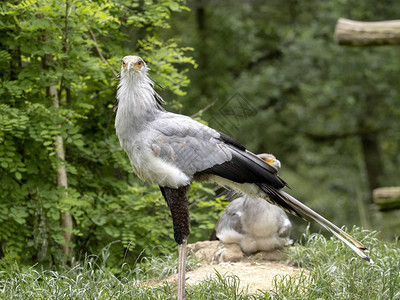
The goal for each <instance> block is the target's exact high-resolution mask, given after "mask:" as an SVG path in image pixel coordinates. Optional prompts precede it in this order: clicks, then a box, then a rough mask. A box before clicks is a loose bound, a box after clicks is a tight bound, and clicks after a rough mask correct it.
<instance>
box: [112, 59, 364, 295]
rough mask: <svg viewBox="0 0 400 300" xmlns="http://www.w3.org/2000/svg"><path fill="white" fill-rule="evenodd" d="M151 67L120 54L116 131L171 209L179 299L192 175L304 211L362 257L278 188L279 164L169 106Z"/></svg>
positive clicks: (354, 244)
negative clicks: (160, 91)
mask: <svg viewBox="0 0 400 300" xmlns="http://www.w3.org/2000/svg"><path fill="white" fill-rule="evenodd" d="M148 70H149V68H148V67H147V65H146V63H145V62H144V60H143V59H142V58H140V57H138V56H125V57H124V58H123V59H122V66H121V72H120V81H119V84H118V91H117V108H116V109H117V112H116V118H115V128H116V133H117V136H118V138H119V141H120V144H121V146H122V148H123V149H124V150H125V152H126V154H127V155H128V157H129V160H130V163H131V165H132V168H133V170H134V172H135V173H136V175H137V176H138V177H139V178H141V179H142V180H144V181H146V182H149V183H151V184H157V185H159V187H160V190H161V193H162V195H163V196H164V198H165V200H166V202H167V204H168V206H169V208H170V210H171V215H172V222H173V227H174V239H175V241H176V242H177V243H178V245H179V251H178V261H179V265H178V299H179V300H181V299H184V297H185V265H186V246H187V238H188V236H189V233H190V230H189V227H190V224H189V210H188V201H187V191H188V189H189V186H190V183H191V182H192V180H198V181H211V182H215V183H217V184H219V185H221V186H224V187H229V188H231V189H233V190H235V191H239V192H242V193H243V194H245V195H249V196H251V197H262V198H264V199H265V200H267V201H269V202H270V203H272V204H275V205H277V206H279V207H281V208H282V209H284V210H285V211H286V212H289V213H292V214H294V215H296V216H299V217H301V218H303V219H304V217H303V215H305V216H308V217H310V218H312V219H314V220H315V221H316V222H318V223H319V224H320V225H321V226H323V227H324V228H326V229H327V230H328V231H329V232H331V233H332V234H334V235H335V236H337V237H338V238H339V239H340V240H342V241H343V242H344V243H346V245H348V246H349V247H350V248H351V249H353V250H354V251H355V252H356V253H357V254H358V255H359V256H360V257H361V258H363V259H364V260H367V261H371V259H370V258H369V257H368V256H367V255H366V254H365V253H364V252H363V251H362V250H365V249H366V248H365V247H364V245H363V244H361V243H360V242H358V241H357V240H355V239H354V238H352V237H351V236H350V235H348V234H347V233H346V232H344V231H342V230H341V229H340V228H338V227H337V226H335V225H334V224H332V223H331V222H330V221H328V220H326V219H325V218H323V217H322V216H320V215H319V214H317V213H316V212H314V211H313V210H311V209H310V208H308V207H307V206H305V205H304V204H302V203H301V202H300V201H298V200H296V199H295V198H294V197H292V196H290V195H289V194H287V193H286V192H284V191H283V190H282V189H283V188H284V187H285V186H286V185H287V184H286V182H285V181H283V180H282V179H281V178H280V177H279V176H278V175H277V170H276V169H275V168H274V167H272V166H270V165H269V164H267V163H266V162H265V161H263V160H262V159H260V158H258V157H257V156H256V155H255V154H253V153H252V152H250V151H248V150H246V148H245V147H244V146H243V145H241V144H240V143H238V142H236V141H235V140H233V139H232V138H230V137H229V136H227V135H225V134H223V133H221V132H219V131H217V130H214V129H212V128H210V127H207V126H206V125H203V124H201V123H199V122H196V121H195V120H193V119H191V118H189V117H187V116H183V115H179V114H174V113H170V112H167V111H165V110H164V109H163V107H162V102H163V99H162V98H161V97H160V96H159V95H158V94H157V92H156V91H155V90H154V85H155V82H154V81H153V80H152V79H151V78H150V77H149V75H148Z"/></svg>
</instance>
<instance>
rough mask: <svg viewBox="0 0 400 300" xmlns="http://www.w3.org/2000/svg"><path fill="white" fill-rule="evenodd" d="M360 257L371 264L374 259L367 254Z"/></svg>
mask: <svg viewBox="0 0 400 300" xmlns="http://www.w3.org/2000/svg"><path fill="white" fill-rule="evenodd" d="M362 259H363V260H366V261H367V262H369V263H370V264H373V263H374V261H373V260H372V259H371V258H369V257H368V256H364V257H362Z"/></svg>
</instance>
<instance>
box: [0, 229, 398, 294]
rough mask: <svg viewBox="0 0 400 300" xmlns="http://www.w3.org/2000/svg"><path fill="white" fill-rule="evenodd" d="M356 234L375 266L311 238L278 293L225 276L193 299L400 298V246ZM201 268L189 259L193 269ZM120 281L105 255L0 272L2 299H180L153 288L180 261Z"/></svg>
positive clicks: (123, 273)
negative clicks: (54, 267)
mask: <svg viewBox="0 0 400 300" xmlns="http://www.w3.org/2000/svg"><path fill="white" fill-rule="evenodd" d="M352 235H354V236H355V237H357V238H359V239H360V240H362V241H363V242H364V243H365V244H366V245H368V246H369V247H370V256H371V257H372V259H373V260H374V261H375V263H374V264H368V263H367V262H365V261H363V260H361V259H359V258H358V257H355V256H354V254H353V253H352V251H349V250H348V249H347V248H346V247H345V246H344V245H342V243H341V242H339V241H337V240H336V239H328V240H327V239H325V238H324V237H323V236H321V235H318V234H312V235H310V234H307V235H305V236H304V239H303V244H304V245H303V246H298V247H296V250H295V251H293V252H290V253H289V254H288V260H289V261H290V262H292V263H294V264H297V265H299V266H301V267H303V268H304V269H306V270H307V272H303V273H301V274H299V275H296V276H291V277H281V276H277V277H276V278H275V288H274V290H272V291H259V292H258V293H257V294H254V295H249V294H246V293H245V292H243V291H240V290H239V278H238V277H236V276H221V275H220V274H217V278H216V279H207V280H204V281H203V282H202V283H200V284H198V285H196V286H188V287H187V291H186V295H187V299H400V259H399V258H400V247H399V246H400V245H399V243H397V244H387V243H383V242H381V241H380V240H379V239H377V238H376V233H375V232H370V231H362V230H360V229H354V230H353V231H352ZM197 264H198V262H197V261H196V260H193V259H189V265H190V266H191V268H193V267H195V266H196V265H197ZM120 269H121V270H120V272H119V275H118V277H117V276H115V275H113V273H111V272H110V271H109V270H107V269H106V268H105V261H104V255H99V256H92V257H87V258H86V259H85V260H84V262H82V263H81V264H79V265H76V266H75V267H73V268H70V269H65V270H62V271H49V270H40V271H38V270H36V269H35V268H33V267H32V268H25V269H22V267H20V266H18V265H16V264H15V265H13V266H12V267H11V268H10V269H9V270H8V271H2V272H0V298H1V299H175V298H176V296H175V295H176V286H175V285H169V284H168V283H164V284H162V285H160V286H147V285H145V284H144V281H145V280H148V279H151V278H153V279H158V280H159V279H161V278H163V277H165V276H168V275H170V274H172V273H174V272H176V271H175V270H176V258H175V257H173V256H167V257H164V258H148V259H147V260H146V261H144V263H143V264H140V265H138V266H135V267H130V266H128V265H122V266H121V268H120Z"/></svg>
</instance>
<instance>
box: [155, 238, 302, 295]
mask: <svg viewBox="0 0 400 300" xmlns="http://www.w3.org/2000/svg"><path fill="white" fill-rule="evenodd" d="M189 250H190V251H192V254H194V255H196V256H197V257H198V258H199V259H200V260H202V266H201V267H199V268H197V269H194V270H193V271H190V272H187V273H186V284H188V285H196V284H198V283H200V282H201V281H202V280H204V279H207V278H210V277H211V278H216V277H217V275H216V271H218V273H219V274H221V275H235V276H237V277H239V279H240V287H239V288H240V289H241V290H242V289H243V290H245V291H246V289H247V293H255V292H256V291H257V290H258V289H260V290H263V291H265V290H272V289H273V283H274V277H275V276H277V275H280V276H286V275H288V276H293V275H295V274H299V273H300V272H301V271H302V270H301V269H298V268H296V267H293V266H289V265H287V264H285V263H284V262H283V261H282V258H283V255H282V254H283V253H282V251H275V252H269V253H259V256H258V258H257V259H253V260H252V259H249V257H247V256H246V255H245V254H244V253H242V252H241V250H240V247H239V246H238V245H233V244H223V243H220V242H218V241H213V242H209V241H206V242H198V243H196V244H192V245H189ZM177 277H178V276H177V275H176V274H175V275H172V276H170V277H168V278H167V279H164V280H162V281H163V282H164V281H165V280H167V281H168V282H169V283H171V284H174V283H176V282H177Z"/></svg>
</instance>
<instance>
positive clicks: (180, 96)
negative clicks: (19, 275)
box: [0, 0, 400, 265]
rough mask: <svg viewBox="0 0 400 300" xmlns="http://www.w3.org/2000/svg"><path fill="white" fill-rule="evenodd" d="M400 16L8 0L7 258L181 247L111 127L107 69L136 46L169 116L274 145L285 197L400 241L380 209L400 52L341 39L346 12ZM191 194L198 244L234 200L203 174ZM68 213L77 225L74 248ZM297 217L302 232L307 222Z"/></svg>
mask: <svg viewBox="0 0 400 300" xmlns="http://www.w3.org/2000/svg"><path fill="white" fill-rule="evenodd" d="M399 10H400V7H399V5H398V2H397V1H379V2H376V1H366V0H364V1H357V2H355V1H346V0H343V1H314V0H309V1H295V0H285V1H278V0H276V1H272V0H271V1H256V0H254V1H234V0H232V1H212V0H209V1H206V0H204V1H194V0H191V1H172V0H171V1H169V0H166V1H125V0H121V1H111V0H103V1H74V0H69V1H54V0H45V1H22V2H15V1H3V2H2V3H1V4H0V11H1V12H2V13H1V14H0V26H1V27H0V47H1V49H0V101H1V104H0V243H1V249H0V263H3V264H7V263H9V262H10V261H14V260H17V261H18V262H22V263H27V264H32V263H35V262H39V263H41V264H44V265H57V264H60V263H63V262H66V261H71V260H72V259H76V260H80V259H81V258H82V257H83V256H84V255H85V254H86V253H89V254H90V253H99V251H100V249H102V248H103V247H105V246H106V245H108V244H110V243H113V244H111V246H110V253H111V254H110V255H111V257H110V258H109V260H108V262H109V263H110V265H120V264H121V263H122V262H123V261H130V262H134V261H136V260H137V259H138V258H140V257H141V256H146V255H151V254H152V255H157V254H162V253H169V252H170V251H172V250H174V249H175V244H174V242H173V239H172V236H173V231H172V222H171V220H170V216H169V211H168V208H167V206H166V205H165V204H164V200H163V199H162V198H161V195H160V193H159V191H158V188H157V187H156V186H149V185H147V184H144V183H142V182H140V181H139V180H138V179H137V178H136V177H135V176H134V174H133V173H132V171H131V168H130V166H129V162H128V160H127V157H126V156H125V154H124V153H123V151H122V150H121V149H120V147H119V144H118V141H117V138H116V136H115V130H114V126H113V122H114V114H113V109H112V107H113V104H114V102H115V92H116V88H117V83H118V82H117V80H112V78H113V77H114V74H113V72H112V69H114V70H117V71H118V69H119V67H120V66H119V64H120V60H121V58H122V57H123V56H125V55H130V54H136V55H140V56H142V57H143V58H144V59H145V60H146V62H147V63H148V65H149V67H150V68H151V71H150V74H151V76H152V77H153V78H154V79H155V80H156V81H157V82H158V83H159V84H160V85H162V86H164V87H165V89H164V90H158V92H159V93H160V94H161V96H162V97H163V98H164V99H165V100H166V101H167V104H166V108H167V109H168V110H170V111H174V112H179V113H183V114H186V115H189V116H194V117H195V118H196V119H198V120H201V121H202V122H205V123H208V124H209V125H210V126H213V127H215V128H217V129H219V130H221V131H224V132H226V133H228V134H229V135H231V136H232V137H233V138H234V139H236V140H238V141H240V142H241V143H242V144H244V145H246V147H247V148H248V149H249V150H251V151H252V152H255V153H263V152H267V153H273V154H274V155H275V156H276V157H277V158H278V159H279V160H280V161H281V163H282V168H281V170H280V174H281V177H282V178H284V179H285V181H287V182H288V184H289V186H290V187H291V190H290V193H291V194H293V195H294V196H295V197H297V198H298V199H300V200H301V201H303V202H304V203H305V204H307V205H308V206H310V207H312V208H313V209H314V210H316V211H317V212H320V213H321V214H322V215H324V216H325V217H327V218H328V219H330V220H331V221H333V222H334V223H335V224H337V225H339V226H341V225H346V226H348V227H352V226H353V225H359V226H363V227H365V228H375V229H378V230H379V229H382V228H384V227H382V224H381V223H382V220H383V219H385V218H386V219H387V220H389V219H390V220H389V222H393V223H392V224H391V223H389V225H388V224H386V225H385V226H386V228H388V229H389V230H388V231H389V234H385V235H386V238H394V237H395V235H396V232H397V234H399V233H398V231H399V227H400V226H399V224H397V225H396V222H397V221H398V220H399V218H398V216H397V215H396V214H397V213H396V212H391V214H395V215H394V216H390V217H385V215H382V213H380V212H378V211H377V210H376V208H375V207H374V205H373V204H372V190H373V189H375V188H377V187H386V186H398V185H399V176H400V170H399V165H400V155H399V153H400V123H399V119H400V105H399V104H400V99H399V98H400V94H399V90H398V89H399V74H400V60H399V48H398V46H380V47H358V48H357V47H345V46H339V45H337V44H335V43H334V40H333V33H334V28H335V24H336V22H337V20H338V18H340V17H345V18H349V19H354V20H362V21H379V20H391V19H396V18H398V16H399V13H400V11H399ZM102 57H103V58H102ZM51 87H56V88H57V94H58V98H59V107H55V106H54V102H53V101H52V99H51V97H50V89H51ZM57 136H61V137H62V138H63V142H64V143H63V147H64V150H65V155H66V157H65V161H62V160H60V159H59V158H57V155H56V153H55V146H56V144H57V142H56V137H57ZM62 165H65V167H66V170H67V180H68V189H67V195H66V193H65V189H64V188H62V187H60V186H59V184H58V183H57V170H59V169H60V166H62ZM190 199H191V200H190V201H191V208H190V209H191V219H192V229H191V231H192V235H191V238H190V242H194V241H197V240H204V239H208V237H209V235H210V233H211V231H212V230H213V226H214V224H215V222H216V220H217V218H218V216H219V214H220V213H221V212H222V210H223V208H224V206H225V205H226V202H225V201H224V200H223V199H216V200H215V195H214V190H213V186H212V185H202V184H197V183H196V184H194V185H193V187H192V189H191V195H190ZM60 212H66V213H68V214H70V215H71V217H72V220H73V228H72V234H73V240H72V244H70V245H69V247H70V249H71V252H70V253H69V255H68V256H66V255H65V252H63V250H62V247H61V246H62V245H63V244H64V239H63V235H62V232H63V228H62V227H63V226H61V224H60ZM291 220H292V221H293V222H294V223H295V226H294V230H293V237H294V238H295V239H297V238H298V237H299V236H300V235H301V234H302V232H304V230H305V227H306V226H307V224H306V223H305V222H303V221H301V220H296V219H295V218H291ZM64 230H65V228H64ZM68 230H69V231H71V229H68ZM311 230H312V231H319V230H320V228H319V227H318V226H317V225H315V224H311Z"/></svg>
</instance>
